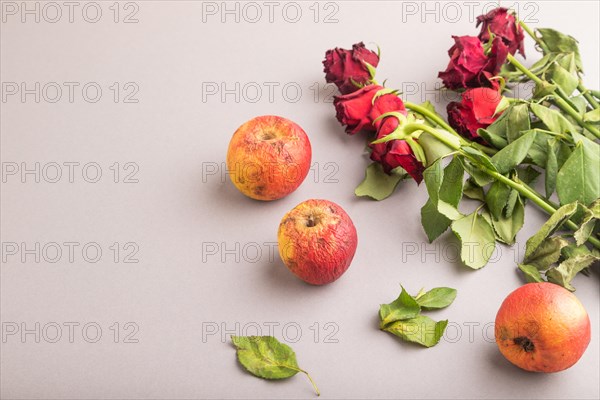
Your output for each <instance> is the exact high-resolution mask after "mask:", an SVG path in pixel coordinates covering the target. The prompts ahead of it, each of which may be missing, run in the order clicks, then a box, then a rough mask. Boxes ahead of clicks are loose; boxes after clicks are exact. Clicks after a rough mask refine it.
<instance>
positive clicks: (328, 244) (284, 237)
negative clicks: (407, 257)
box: [277, 199, 358, 285]
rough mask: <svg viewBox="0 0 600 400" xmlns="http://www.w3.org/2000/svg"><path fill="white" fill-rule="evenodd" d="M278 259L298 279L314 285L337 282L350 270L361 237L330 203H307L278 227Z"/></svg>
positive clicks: (294, 211)
mask: <svg viewBox="0 0 600 400" xmlns="http://www.w3.org/2000/svg"><path fill="white" fill-rule="evenodd" d="M277 241H278V245H279V255H280V256H281V259H282V260H283V263H284V264H285V265H286V266H287V267H288V269H289V270H290V271H292V272H293V273H294V274H295V275H296V276H297V277H298V278H300V279H302V280H303V281H305V282H307V283H310V284H312V285H325V284H327V283H331V282H333V281H335V280H336V279H338V278H339V277H340V276H341V275H342V274H343V273H344V272H346V270H347V269H348V267H349V266H350V263H351V262H352V258H353V257H354V253H355V252H356V245H357V242H358V237H357V235H356V228H355V227H354V224H353V223H352V220H351V219H350V217H349V216H348V214H346V212H345V211H344V210H343V209H342V207H340V206H339V205H337V204H335V203H333V202H331V201H328V200H315V199H311V200H306V201H304V202H302V203H300V204H298V205H297V206H296V207H294V208H293V209H292V210H291V211H289V212H288V213H287V214H286V215H285V216H284V217H283V219H282V220H281V223H280V224H279V231H278V233H277Z"/></svg>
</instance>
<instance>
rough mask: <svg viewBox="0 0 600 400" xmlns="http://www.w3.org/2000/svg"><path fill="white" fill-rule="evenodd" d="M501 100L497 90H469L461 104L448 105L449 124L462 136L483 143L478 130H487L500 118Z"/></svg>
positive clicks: (463, 96) (464, 94)
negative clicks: (497, 110) (497, 112)
mask: <svg viewBox="0 0 600 400" xmlns="http://www.w3.org/2000/svg"><path fill="white" fill-rule="evenodd" d="M500 100H502V95H501V94H500V92H499V91H498V89H497V88H496V89H489V88H475V89H467V90H466V91H465V92H464V93H463V94H462V99H461V101H460V102H456V101H453V102H452V103H450V104H448V107H447V111H448V123H449V124H450V126H452V127H453V128H454V129H455V130H456V131H457V132H458V133H459V134H460V135H461V136H463V137H465V138H467V139H470V140H473V141H476V142H479V143H483V139H482V138H481V137H480V136H479V135H478V134H477V129H479V128H487V127H488V126H490V125H491V124H492V123H493V122H494V121H496V119H497V118H498V117H499V116H500V114H497V115H495V113H496V108H497V107H498V104H499V103H500Z"/></svg>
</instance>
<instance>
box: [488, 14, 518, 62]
mask: <svg viewBox="0 0 600 400" xmlns="http://www.w3.org/2000/svg"><path fill="white" fill-rule="evenodd" d="M479 25H481V32H480V33H479V39H480V40H481V41H483V42H487V41H489V40H490V33H491V34H493V35H494V36H496V37H499V38H501V39H502V42H504V44H505V45H506V46H507V47H508V51H509V53H510V54H515V53H516V52H517V51H518V52H519V53H521V55H523V57H525V47H524V44H523V39H524V38H525V35H524V34H523V28H521V26H520V25H519V23H518V22H517V19H516V18H515V15H514V13H512V12H510V11H509V10H507V9H506V8H503V7H498V8H495V9H493V10H492V11H490V12H489V13H487V14H485V15H480V16H479V17H477V26H479Z"/></svg>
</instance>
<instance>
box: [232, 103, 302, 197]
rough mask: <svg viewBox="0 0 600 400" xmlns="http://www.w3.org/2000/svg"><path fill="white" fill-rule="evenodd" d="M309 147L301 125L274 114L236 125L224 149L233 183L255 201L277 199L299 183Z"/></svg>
mask: <svg viewBox="0 0 600 400" xmlns="http://www.w3.org/2000/svg"><path fill="white" fill-rule="evenodd" d="M311 155H312V152H311V147H310V141H309V140H308V136H306V133H305V132H304V130H302V128H301V127H300V126H299V125H297V124H296V123H294V122H292V121H290V120H289V119H286V118H282V117H278V116H275V115H264V116H261V117H256V118H253V119H251V120H250V121H248V122H246V123H244V124H243V125H242V126H240V127H239V128H238V129H237V131H235V133H234V134H233V137H232V138H231V141H230V142H229V149H228V150H227V170H228V172H229V176H230V178H231V180H232V181H233V184H234V185H235V186H236V187H237V188H238V189H239V190H240V192H242V193H243V194H245V195H246V196H248V197H251V198H253V199H256V200H277V199H280V198H282V197H285V196H287V195H288V194H290V193H292V192H293V191H294V190H296V189H297V188H298V186H300V184H301V183H302V181H304V178H306V175H307V174H308V171H309V169H310V160H311Z"/></svg>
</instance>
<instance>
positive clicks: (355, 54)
mask: <svg viewBox="0 0 600 400" xmlns="http://www.w3.org/2000/svg"><path fill="white" fill-rule="evenodd" d="M365 62H366V63H368V64H370V65H371V66H373V67H377V64H379V56H378V55H377V53H374V52H372V51H371V50H369V49H367V48H366V47H365V45H364V44H363V43H362V42H360V43H357V44H354V45H352V50H345V49H340V48H337V47H336V48H335V49H333V50H327V52H326V53H325V60H323V66H324V67H325V68H324V70H323V71H324V72H325V80H326V81H327V82H328V83H334V84H335V85H336V86H337V87H338V89H339V90H340V93H342V94H348V93H352V92H355V91H357V90H358V89H359V88H360V87H359V86H357V84H358V85H366V84H368V83H369V82H370V81H371V79H372V78H373V77H372V76H371V72H370V71H369V69H368V68H367V66H366V65H365Z"/></svg>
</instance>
